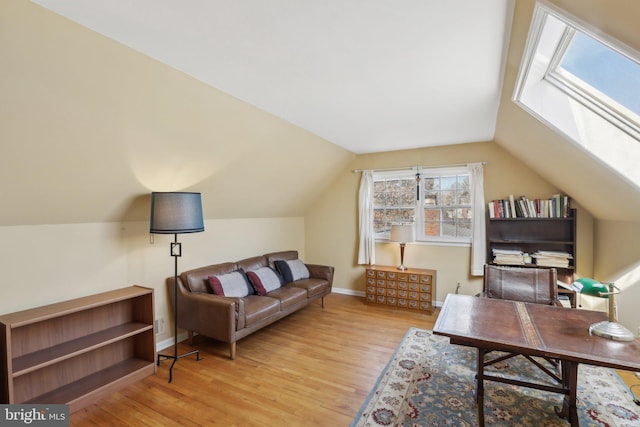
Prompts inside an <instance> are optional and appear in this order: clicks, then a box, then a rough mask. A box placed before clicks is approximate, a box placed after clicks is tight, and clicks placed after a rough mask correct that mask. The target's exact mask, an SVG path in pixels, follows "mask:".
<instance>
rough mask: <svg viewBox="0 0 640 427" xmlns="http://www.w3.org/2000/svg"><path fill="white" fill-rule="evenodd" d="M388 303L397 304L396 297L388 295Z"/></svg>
mask: <svg viewBox="0 0 640 427" xmlns="http://www.w3.org/2000/svg"><path fill="white" fill-rule="evenodd" d="M387 305H396V299H395V298H394V297H389V296H388V297H387Z"/></svg>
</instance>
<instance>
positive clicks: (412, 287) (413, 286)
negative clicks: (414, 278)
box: [409, 283, 420, 291]
mask: <svg viewBox="0 0 640 427" xmlns="http://www.w3.org/2000/svg"><path fill="white" fill-rule="evenodd" d="M419 289H420V285H418V284H417V283H409V290H410V291H418V290H419Z"/></svg>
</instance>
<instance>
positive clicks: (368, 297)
mask: <svg viewBox="0 0 640 427" xmlns="http://www.w3.org/2000/svg"><path fill="white" fill-rule="evenodd" d="M367 302H376V296H375V295H373V294H368V295H367Z"/></svg>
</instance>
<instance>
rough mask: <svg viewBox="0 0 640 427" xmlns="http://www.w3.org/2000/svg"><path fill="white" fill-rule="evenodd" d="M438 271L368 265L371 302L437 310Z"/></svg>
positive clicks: (369, 298)
mask: <svg viewBox="0 0 640 427" xmlns="http://www.w3.org/2000/svg"><path fill="white" fill-rule="evenodd" d="M435 292H436V271H435V270H425V269H420V268H409V269H407V270H404V271H401V270H398V269H397V268H396V267H388V266H379V265H373V266H370V267H368V268H367V271H366V284H365V293H366V299H367V302H369V303H373V304H384V305H388V306H393V307H399V308H408V309H412V310H422V311H425V312H428V313H431V312H432V311H433V298H434V296H435Z"/></svg>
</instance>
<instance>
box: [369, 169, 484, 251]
mask: <svg viewBox="0 0 640 427" xmlns="http://www.w3.org/2000/svg"><path fill="white" fill-rule="evenodd" d="M416 175H419V176H420V186H419V192H420V194H419V198H418V197H414V199H413V204H412V205H411V206H409V205H406V206H404V207H405V208H413V218H414V221H413V223H412V224H413V226H414V231H415V236H416V242H417V243H430V244H445V245H454V246H458V245H463V246H468V245H469V244H471V241H472V237H471V236H468V237H467V236H457V237H456V236H442V235H441V236H425V235H424V223H425V218H424V209H423V206H424V205H423V201H424V182H425V179H426V178H434V177H448V176H454V175H464V176H466V177H467V179H468V180H470V176H469V171H468V170H467V167H466V166H451V167H439V168H411V169H403V170H393V171H376V172H374V173H373V180H374V183H375V181H380V180H381V179H386V180H392V179H413V180H415V179H416ZM374 186H375V184H374ZM414 188H415V187H414ZM416 190H417V189H416ZM415 194H416V195H417V191H416V193H415ZM399 207H402V206H401V205H399ZM451 208H464V209H469V211H470V212H473V205H472V201H471V197H470V201H469V204H465V205H442V206H441V207H440V210H445V209H451ZM373 209H374V210H375V203H374V207H373ZM470 220H471V219H470ZM406 223H407V222H403V221H394V222H390V223H388V224H387V225H388V228H387V229H385V230H383V231H380V232H377V233H375V239H376V241H379V242H380V241H389V234H390V228H391V227H390V226H391V225H393V224H406ZM471 226H472V225H471V224H470V227H471ZM471 235H472V233H471Z"/></svg>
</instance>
